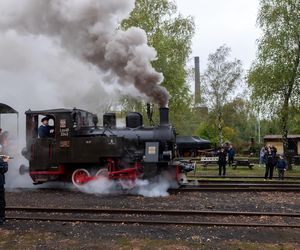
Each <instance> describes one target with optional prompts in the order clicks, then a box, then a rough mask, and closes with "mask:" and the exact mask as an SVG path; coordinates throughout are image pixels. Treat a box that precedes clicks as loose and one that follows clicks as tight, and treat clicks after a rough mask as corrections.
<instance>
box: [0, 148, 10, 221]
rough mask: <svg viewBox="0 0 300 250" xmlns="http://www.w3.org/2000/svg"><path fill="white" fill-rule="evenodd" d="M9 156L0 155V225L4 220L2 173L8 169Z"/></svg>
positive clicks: (3, 179)
mask: <svg viewBox="0 0 300 250" xmlns="http://www.w3.org/2000/svg"><path fill="white" fill-rule="evenodd" d="M1 152H2V146H1V145H0V153H1ZM8 160H9V156H7V155H3V156H1V157H0V226H1V225H3V223H4V222H5V205H6V203H5V189H4V184H5V176H4V174H5V173H6V172H7V170H8Z"/></svg>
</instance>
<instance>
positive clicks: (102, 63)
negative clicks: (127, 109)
mask: <svg viewBox="0 0 300 250" xmlns="http://www.w3.org/2000/svg"><path fill="white" fill-rule="evenodd" d="M133 8H134V0H110V1H107V0H85V1H82V0H48V1H44V0H22V1H19V0H9V1H8V0H6V1H5V0H2V1H0V29H1V30H2V31H7V30H15V31H16V32H17V33H18V34H22V35H23V36H34V37H38V36H45V37H47V38H50V39H51V41H52V42H53V43H55V44H56V46H60V47H61V48H62V49H64V50H67V51H68V53H70V54H71V55H74V56H75V57H77V58H78V59H80V60H83V61H84V62H85V63H90V64H92V65H95V66H97V67H98V69H99V70H101V71H102V72H106V73H107V74H109V79H110V81H112V79H114V80H115V81H117V82H118V83H119V84H121V85H123V86H126V85H130V84H133V85H134V86H135V88H136V89H137V90H138V91H139V92H140V93H142V94H144V95H146V96H147V97H148V98H149V99H150V100H151V101H153V102H156V103H157V104H159V105H160V106H166V105H167V103H168V92H167V91H166V89H165V88H163V87H161V86H160V85H159V84H160V83H161V82H162V80H163V77H162V74H161V73H158V72H156V71H155V70H154V69H153V67H152V66H151V61H153V60H155V58H156V51H155V50H154V49H153V48H152V47H149V46H148V45H147V37H146V34H145V32H144V31H143V30H141V29H139V28H130V29H128V30H127V31H122V30H117V29H118V27H119V24H120V21H121V20H123V19H124V18H127V17H128V16H129V14H130V12H131V11H132V10H133ZM45 60H47V58H45ZM20 64H22V61H20ZM70 66H71V65H66V67H70ZM56 74H60V72H59V71H58V72H56ZM68 82H70V81H68Z"/></svg>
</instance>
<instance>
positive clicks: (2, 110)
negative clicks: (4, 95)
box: [0, 103, 18, 114]
mask: <svg viewBox="0 0 300 250" xmlns="http://www.w3.org/2000/svg"><path fill="white" fill-rule="evenodd" d="M0 114H18V111H16V110H15V109H13V108H12V107H10V106H8V105H6V104H4V103H0Z"/></svg>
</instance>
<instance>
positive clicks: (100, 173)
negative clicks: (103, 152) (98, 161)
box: [96, 168, 108, 179]
mask: <svg viewBox="0 0 300 250" xmlns="http://www.w3.org/2000/svg"><path fill="white" fill-rule="evenodd" d="M96 177H97V179H98V178H105V179H108V170H107V168H101V169H100V170H98V172H97V173H96Z"/></svg>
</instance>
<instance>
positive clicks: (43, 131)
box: [39, 117, 53, 138]
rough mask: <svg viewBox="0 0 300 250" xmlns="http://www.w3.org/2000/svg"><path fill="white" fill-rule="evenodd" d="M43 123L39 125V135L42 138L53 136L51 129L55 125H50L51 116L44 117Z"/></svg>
mask: <svg viewBox="0 0 300 250" xmlns="http://www.w3.org/2000/svg"><path fill="white" fill-rule="evenodd" d="M41 122H42V125H41V126H39V137H40V138H48V137H51V136H52V135H53V134H51V130H52V129H53V126H49V118H48V117H44V118H43V119H42V120H41Z"/></svg>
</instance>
